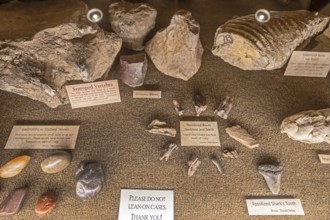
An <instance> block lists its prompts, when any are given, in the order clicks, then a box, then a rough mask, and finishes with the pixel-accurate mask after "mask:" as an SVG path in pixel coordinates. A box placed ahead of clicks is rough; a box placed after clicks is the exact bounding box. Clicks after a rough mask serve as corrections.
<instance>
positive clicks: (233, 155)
mask: <svg viewBox="0 0 330 220" xmlns="http://www.w3.org/2000/svg"><path fill="white" fill-rule="evenodd" d="M222 156H224V157H226V158H232V159H233V158H235V159H236V158H237V157H238V153H237V151H236V150H233V149H225V150H223V151H222Z"/></svg>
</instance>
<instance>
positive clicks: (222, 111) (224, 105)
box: [214, 96, 234, 119]
mask: <svg viewBox="0 0 330 220" xmlns="http://www.w3.org/2000/svg"><path fill="white" fill-rule="evenodd" d="M233 100H234V99H233V98H231V97H229V96H226V99H225V100H223V101H222V102H221V103H220V105H219V107H218V108H217V109H216V110H214V114H215V115H217V116H219V117H220V118H223V119H227V118H228V115H229V112H230V110H231V108H232V107H233Z"/></svg>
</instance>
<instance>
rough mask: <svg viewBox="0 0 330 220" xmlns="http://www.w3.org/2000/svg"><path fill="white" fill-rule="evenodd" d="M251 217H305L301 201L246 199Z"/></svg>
mask: <svg viewBox="0 0 330 220" xmlns="http://www.w3.org/2000/svg"><path fill="white" fill-rule="evenodd" d="M246 205H247V208H248V212H249V215H305V213H304V209H303V207H302V205H301V201H300V199H264V198H262V199H246Z"/></svg>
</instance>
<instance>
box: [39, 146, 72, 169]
mask: <svg viewBox="0 0 330 220" xmlns="http://www.w3.org/2000/svg"><path fill="white" fill-rule="evenodd" d="M70 162H71V154H70V153H68V152H66V151H59V152H56V153H54V154H52V155H50V156H49V157H47V158H46V159H45V160H43V161H42V162H41V169H42V171H44V172H45V173H58V172H61V171H62V170H64V169H65V168H67V167H68V166H69V164H70Z"/></svg>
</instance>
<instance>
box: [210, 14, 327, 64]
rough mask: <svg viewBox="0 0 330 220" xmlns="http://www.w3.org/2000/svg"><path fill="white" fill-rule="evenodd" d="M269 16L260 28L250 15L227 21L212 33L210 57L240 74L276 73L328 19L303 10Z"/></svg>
mask: <svg viewBox="0 0 330 220" xmlns="http://www.w3.org/2000/svg"><path fill="white" fill-rule="evenodd" d="M270 16H271V19H270V21H268V22H267V23H263V24H259V23H258V21H257V20H256V19H255V15H254V14H251V15H247V16H242V17H236V18H233V19H231V20H229V21H227V22H226V23H225V24H223V25H221V26H220V27H219V28H218V29H217V31H216V34H215V37H214V44H213V48H212V53H213V54H214V55H216V56H219V57H221V58H222V59H223V60H224V61H226V62H228V63H230V64H231V65H233V66H236V67H239V68H241V69H243V70H273V69H278V68H281V67H283V66H284V64H285V63H286V62H287V60H288V59H289V57H290V56H291V53H292V52H293V51H294V50H295V49H296V48H297V47H298V46H300V45H301V44H302V43H303V42H305V41H306V40H308V39H310V38H311V37H313V36H314V35H316V34H318V33H319V32H321V31H322V30H323V29H324V28H325V26H326V25H327V24H328V22H329V19H330V17H325V16H321V15H318V13H313V12H310V11H306V10H298V11H281V12H276V11H271V12H270Z"/></svg>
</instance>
